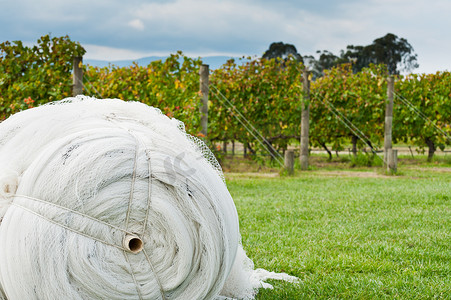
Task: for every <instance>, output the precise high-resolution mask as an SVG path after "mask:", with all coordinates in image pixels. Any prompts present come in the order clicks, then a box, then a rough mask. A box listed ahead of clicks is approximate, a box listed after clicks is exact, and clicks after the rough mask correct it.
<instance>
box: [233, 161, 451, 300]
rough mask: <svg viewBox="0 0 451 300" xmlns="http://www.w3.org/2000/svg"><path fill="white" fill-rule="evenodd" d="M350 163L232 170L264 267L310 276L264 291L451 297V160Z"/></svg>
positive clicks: (244, 230)
mask: <svg viewBox="0 0 451 300" xmlns="http://www.w3.org/2000/svg"><path fill="white" fill-rule="evenodd" d="M340 172H343V171H337V172H330V171H321V170H315V171H309V172H304V173H298V174H297V175H296V176H295V177H279V176H275V177H273V178H265V177H263V176H259V175H255V176H250V175H249V174H231V173H229V174H226V178H227V184H228V187H229V190H230V193H231V194H232V196H233V198H234V200H235V203H236V206H237V209H238V213H239V217H240V226H241V234H242V238H243V246H244V248H245V250H246V252H247V254H248V256H249V257H250V258H251V259H252V260H253V261H254V263H255V267H256V268H264V269H267V270H270V271H276V272H287V273H289V274H291V275H294V276H297V277H299V278H300V279H301V281H300V283H298V284H291V283H286V282H279V281H270V283H271V284H273V285H274V290H263V289H261V290H260V292H259V294H258V295H257V299H312V298H313V299H451V171H449V168H443V169H438V170H437V169H434V168H430V169H427V168H423V169H421V170H420V169H414V168H413V169H412V168H411V169H405V170H404V171H403V172H402V175H400V176H383V175H382V174H383V172H375V171H374V170H369V171H363V172H362V171H360V172H353V171H352V170H348V171H344V172H343V173H340ZM366 172H367V173H368V175H371V176H365V173H366Z"/></svg>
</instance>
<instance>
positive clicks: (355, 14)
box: [0, 0, 451, 73]
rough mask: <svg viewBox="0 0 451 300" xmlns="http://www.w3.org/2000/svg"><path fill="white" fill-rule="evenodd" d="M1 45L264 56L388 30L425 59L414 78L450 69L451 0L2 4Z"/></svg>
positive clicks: (133, 55)
mask: <svg viewBox="0 0 451 300" xmlns="http://www.w3.org/2000/svg"><path fill="white" fill-rule="evenodd" d="M0 4H1V6H0V9H1V10H0V42H3V41H6V40H8V41H13V40H22V41H24V42H27V43H33V42H35V41H36V40H37V39H38V38H39V37H40V36H42V35H45V34H49V33H51V35H52V36H62V35H66V34H67V35H69V36H70V38H71V39H72V40H74V41H78V42H80V43H81V44H82V45H83V46H84V47H85V49H86V50H87V54H86V55H85V58H90V59H102V60H108V61H113V60H121V59H137V58H140V57H144V56H150V55H161V56H166V55H168V54H171V53H175V52H176V51H177V50H181V51H183V52H184V53H185V54H186V55H189V56H195V57H197V56H209V55H231V56H242V55H258V56H261V55H262V54H263V52H264V51H265V50H266V49H268V48H269V45H270V44H271V43H272V42H279V41H282V42H284V43H290V44H293V45H295V46H296V48H297V50H298V52H299V53H300V54H301V55H311V54H315V52H316V50H329V51H331V52H333V53H335V54H339V51H340V50H341V49H345V48H346V46H347V45H351V44H352V45H368V44H371V42H372V41H373V40H374V39H376V38H379V37H382V36H384V35H385V34H387V33H394V34H395V35H397V36H398V37H402V38H405V39H407V41H408V42H409V43H410V44H411V45H412V46H413V48H414V49H415V52H416V53H417V54H418V62H419V64H420V68H419V69H417V70H416V71H415V72H425V73H431V72H435V71H439V70H451V33H450V30H451V17H450V15H451V1H450V0H435V1H422V0H342V1H339V0H336V1H335V0H324V1H322V0H298V1H296V0H275V1H270V0H200V1H194V0H168V1H164V0H142V1H138V0H97V1H96V0H91V1H86V0H78V1H74V0H72V1H70V0H69V1H67V0H66V1H63V0H39V1H36V0H0Z"/></svg>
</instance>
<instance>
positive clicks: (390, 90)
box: [384, 76, 395, 168]
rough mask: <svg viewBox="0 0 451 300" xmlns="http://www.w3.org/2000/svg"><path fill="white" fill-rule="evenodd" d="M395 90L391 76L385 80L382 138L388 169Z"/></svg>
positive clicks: (391, 163)
mask: <svg viewBox="0 0 451 300" xmlns="http://www.w3.org/2000/svg"><path fill="white" fill-rule="evenodd" d="M394 89H395V79H394V77H393V76H390V77H388V79H387V102H386V104H385V136H384V160H385V164H386V165H387V166H388V168H390V166H393V165H394V163H393V161H390V159H393V156H392V155H391V151H392V140H393V137H392V126H393V95H394Z"/></svg>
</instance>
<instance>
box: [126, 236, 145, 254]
mask: <svg viewBox="0 0 451 300" xmlns="http://www.w3.org/2000/svg"><path fill="white" fill-rule="evenodd" d="M123 246H124V248H125V249H126V250H127V251H130V252H132V253H135V254H136V253H139V252H141V250H142V249H143V241H142V240H141V238H140V237H139V236H137V235H134V234H127V235H126V236H125V237H124V242H123Z"/></svg>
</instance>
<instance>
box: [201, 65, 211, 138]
mask: <svg viewBox="0 0 451 300" xmlns="http://www.w3.org/2000/svg"><path fill="white" fill-rule="evenodd" d="M209 73H210V71H209V67H208V65H201V66H200V71H199V75H200V93H201V100H202V106H201V108H200V126H201V133H202V134H203V135H204V137H205V138H207V133H208V90H209V86H208V85H209V81H208V76H209Z"/></svg>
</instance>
